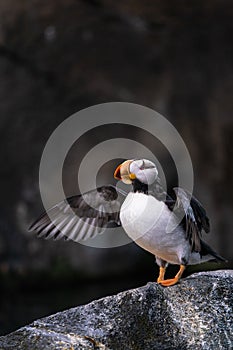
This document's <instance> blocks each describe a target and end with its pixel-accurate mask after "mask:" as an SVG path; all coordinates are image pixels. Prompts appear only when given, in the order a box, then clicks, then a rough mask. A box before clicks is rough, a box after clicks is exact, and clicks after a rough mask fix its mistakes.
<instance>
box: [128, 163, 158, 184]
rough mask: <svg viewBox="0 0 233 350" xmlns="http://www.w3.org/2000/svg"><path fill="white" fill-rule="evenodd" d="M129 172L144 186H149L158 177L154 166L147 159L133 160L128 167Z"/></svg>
mask: <svg viewBox="0 0 233 350" xmlns="http://www.w3.org/2000/svg"><path fill="white" fill-rule="evenodd" d="M129 170H130V173H133V174H135V176H136V178H137V179H138V180H139V181H141V182H142V183H144V184H146V185H151V184H152V183H153V182H154V181H155V180H156V178H157V177H158V170H157V168H156V165H155V164H154V163H153V162H151V161H150V160H147V159H138V160H133V161H132V163H130V165H129Z"/></svg>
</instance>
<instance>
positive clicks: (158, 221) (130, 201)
mask: <svg viewBox="0 0 233 350" xmlns="http://www.w3.org/2000/svg"><path fill="white" fill-rule="evenodd" d="M120 220H121V223H122V226H123V228H124V230H125V232H126V233H127V234H128V236H129V237H130V238H131V239H132V240H133V241H135V243H137V244H138V245H139V246H140V247H142V248H143V249H145V250H147V251H149V252H150V253H152V254H154V255H156V256H158V257H160V258H161V259H164V260H166V261H168V262H170V263H173V264H179V263H180V260H179V255H180V254H179V253H180V250H181V249H183V247H184V244H185V246H186V244H187V241H186V240H185V237H184V234H183V232H182V231H181V230H180V229H179V226H178V227H177V228H175V230H174V231H172V232H169V231H168V223H169V222H170V223H171V220H175V219H174V217H173V214H172V212H171V211H170V210H169V209H168V208H167V206H166V204H165V203H163V202H161V201H158V200H156V199H155V198H154V197H152V196H148V195H145V194H142V193H130V194H129V195H128V196H127V198H126V200H125V202H124V203H123V205H122V208H121V212H120Z"/></svg>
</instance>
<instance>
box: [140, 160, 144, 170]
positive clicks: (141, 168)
mask: <svg viewBox="0 0 233 350" xmlns="http://www.w3.org/2000/svg"><path fill="white" fill-rule="evenodd" d="M144 169H145V162H144V160H143V161H142V165H140V170H144Z"/></svg>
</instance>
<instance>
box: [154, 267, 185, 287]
mask: <svg viewBox="0 0 233 350" xmlns="http://www.w3.org/2000/svg"><path fill="white" fill-rule="evenodd" d="M184 270H185V266H184V265H180V269H179V272H178V273H177V274H176V275H175V277H174V278H171V279H168V280H165V279H163V277H164V275H162V273H161V272H162V271H161V270H160V274H159V278H158V279H157V282H158V283H159V284H161V285H162V286H164V287H169V286H173V285H174V284H176V283H177V282H179V280H180V278H181V276H182V274H183V272H184ZM161 277H162V278H161Z"/></svg>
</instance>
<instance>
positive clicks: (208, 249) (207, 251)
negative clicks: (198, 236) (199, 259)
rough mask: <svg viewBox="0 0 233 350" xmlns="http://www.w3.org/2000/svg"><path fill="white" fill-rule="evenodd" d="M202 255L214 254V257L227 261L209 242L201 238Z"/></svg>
mask: <svg viewBox="0 0 233 350" xmlns="http://www.w3.org/2000/svg"><path fill="white" fill-rule="evenodd" d="M200 254H201V256H205V255H208V254H209V255H212V256H213V258H214V259H216V260H217V261H223V262H227V260H226V259H225V258H223V257H222V256H221V255H218V253H216V252H215V251H214V250H213V249H212V248H211V247H210V246H209V245H208V244H207V243H205V242H204V241H202V240H201V251H200Z"/></svg>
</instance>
